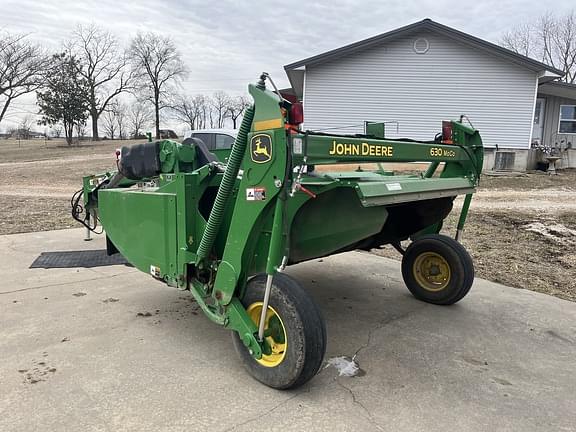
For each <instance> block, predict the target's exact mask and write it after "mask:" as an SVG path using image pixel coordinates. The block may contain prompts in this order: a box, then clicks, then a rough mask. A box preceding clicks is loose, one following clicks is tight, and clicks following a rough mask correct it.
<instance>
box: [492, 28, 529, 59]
mask: <svg viewBox="0 0 576 432" xmlns="http://www.w3.org/2000/svg"><path fill="white" fill-rule="evenodd" d="M536 39H537V35H536V34H535V32H534V29H533V25H532V24H530V23H521V24H519V25H518V26H516V27H515V28H513V29H512V30H509V31H507V32H506V33H504V35H503V36H502V39H501V40H500V45H502V46H504V47H506V48H508V49H510V50H512V51H514V52H515V53H518V54H522V55H524V56H526V57H530V56H532V55H534V50H535V47H536Z"/></svg>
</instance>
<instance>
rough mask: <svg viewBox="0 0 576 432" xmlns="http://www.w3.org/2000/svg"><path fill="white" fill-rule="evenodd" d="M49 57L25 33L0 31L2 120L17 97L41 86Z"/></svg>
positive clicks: (0, 105)
mask: <svg viewBox="0 0 576 432" xmlns="http://www.w3.org/2000/svg"><path fill="white" fill-rule="evenodd" d="M48 64H49V60H48V58H47V56H46V55H45V53H44V52H43V50H42V48H41V47H40V46H39V45H36V44H34V43H32V42H29V41H27V40H26V36H24V35H12V34H9V33H0V122H2V119H3V118H4V116H5V115H6V112H7V111H8V108H9V107H10V104H11V103H12V102H13V101H14V99H16V98H18V97H20V96H23V95H25V94H28V93H32V92H35V91H36V90H38V89H39V88H40V85H41V84H42V81H43V75H42V74H43V72H44V70H45V69H46V68H47V67H48Z"/></svg>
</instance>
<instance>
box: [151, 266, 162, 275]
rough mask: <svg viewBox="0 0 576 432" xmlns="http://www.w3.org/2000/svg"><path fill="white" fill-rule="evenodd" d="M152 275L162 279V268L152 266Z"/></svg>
mask: <svg viewBox="0 0 576 432" xmlns="http://www.w3.org/2000/svg"><path fill="white" fill-rule="evenodd" d="M150 274H151V275H152V276H154V277H155V278H159V277H160V267H156V266H155V265H151V266H150Z"/></svg>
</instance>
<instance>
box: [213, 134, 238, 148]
mask: <svg viewBox="0 0 576 432" xmlns="http://www.w3.org/2000/svg"><path fill="white" fill-rule="evenodd" d="M232 144H234V137H231V136H230V135H224V134H216V150H229V149H231V148H232Z"/></svg>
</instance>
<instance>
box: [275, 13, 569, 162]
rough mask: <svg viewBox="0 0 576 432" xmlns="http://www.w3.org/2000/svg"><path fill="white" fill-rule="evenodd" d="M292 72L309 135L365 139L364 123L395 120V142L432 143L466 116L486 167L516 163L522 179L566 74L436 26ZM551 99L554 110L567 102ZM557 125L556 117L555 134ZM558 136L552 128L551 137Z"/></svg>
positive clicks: (379, 39) (370, 42) (366, 43)
mask: <svg viewBox="0 0 576 432" xmlns="http://www.w3.org/2000/svg"><path fill="white" fill-rule="evenodd" d="M284 68H285V70H286V73H287V75H288V78H289V80H290V83H291V85H292V88H293V90H294V92H295V93H296V96H297V97H298V98H300V99H301V100H302V101H303V104H304V121H305V124H304V127H305V128H307V129H314V130H321V129H329V128H338V130H340V131H342V132H355V133H358V132H362V131H363V124H364V121H387V122H390V123H389V124H388V125H387V128H386V135H387V136H389V137H393V138H396V137H406V136H407V137H411V138H417V139H426V140H428V139H432V138H434V135H435V134H436V133H437V132H439V131H440V126H441V121H442V120H446V119H458V118H459V117H460V115H462V114H464V115H466V116H467V118H468V119H469V120H470V122H471V123H472V124H473V126H474V127H475V128H476V129H478V130H479V131H480V133H481V135H482V138H483V140H484V145H485V146H486V148H487V150H486V158H485V159H486V160H485V165H484V168H485V169H491V168H493V167H494V164H495V153H496V150H498V151H499V152H502V151H504V152H506V153H507V154H508V156H510V155H511V156H512V157H511V158H507V159H506V160H508V161H509V162H510V166H508V168H513V169H516V170H524V169H526V168H527V165H528V164H529V163H530V160H529V159H530V158H529V150H530V148H531V146H532V143H533V141H535V140H536V141H538V138H539V139H540V141H541V140H542V138H544V137H545V134H546V131H547V130H548V129H546V127H545V126H544V123H543V122H544V121H545V119H546V114H547V112H544V111H543V114H542V115H541V116H538V115H537V116H535V108H538V109H539V110H544V105H545V100H544V98H546V96H545V94H544V91H547V92H548V93H550V92H552V91H553V90H554V91H556V93H557V94H560V93H561V90H562V89H560V88H559V87H558V86H559V85H557V84H555V83H554V84H551V82H552V81H554V80H556V79H558V78H560V77H562V75H563V73H562V71H560V70H557V69H554V68H551V67H550V66H548V65H546V64H543V63H541V62H538V61H536V60H533V59H531V58H528V57H525V56H522V55H519V54H516V53H514V52H512V51H510V50H507V49H505V48H502V47H500V46H497V45H494V44H492V43H490V42H487V41H484V40H482V39H479V38H476V37H474V36H471V35H469V34H466V33H463V32H460V31H458V30H455V29H453V28H450V27H447V26H445V25H442V24H439V23H437V22H434V21H432V20H430V19H425V20H423V21H420V22H417V23H414V24H410V25H408V26H405V27H402V28H399V29H396V30H393V31H390V32H387V33H384V34H381V35H378V36H374V37H372V38H369V39H365V40H363V41H360V42H356V43H353V44H350V45H346V46H344V47H341V48H337V49H334V50H332V51H328V52H325V53H322V54H319V55H316V56H313V57H310V58H307V59H304V60H300V61H297V62H294V63H291V64H289V65H286V66H285V67H284ZM551 89H552V90H551ZM558 92H560V93H558ZM552 97H553V95H551V94H550V95H549V98H550V103H549V106H548V108H546V109H550V110H553V108H554V106H555V105H557V104H558V103H559V102H560V101H561V100H560V99H559V98H557V101H554V100H553V99H552ZM574 97H575V98H576V90H574ZM537 100H538V101H539V104H538V105H537V104H536V102H537ZM562 101H563V103H564V105H567V103H566V100H565V99H564V100H562ZM573 103H574V104H576V101H574V102H573ZM568 111H569V110H568V109H564V110H563V113H564V114H565V115H569V114H570V113H569V112H568ZM575 113H576V110H575ZM575 115H576V114H575ZM558 116H559V114H555V113H553V112H551V113H550V114H549V115H548V117H549V119H550V121H552V120H554V119H555V122H556V129H557V126H558V119H559V118H558ZM535 120H537V122H536V126H535V127H534V128H533V125H534V123H535ZM575 120H576V119H575ZM540 122H542V124H540ZM554 127H555V126H554V124H552V123H551V124H550V126H549V129H550V130H553V129H554ZM564 127H566V123H564ZM575 127H576V122H575ZM566 130H567V129H566ZM574 132H576V129H575V130H574ZM537 135H538V136H537ZM575 137H576V135H575ZM500 155H501V154H499V156H500ZM500 159H502V158H500ZM575 162H576V161H575Z"/></svg>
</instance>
